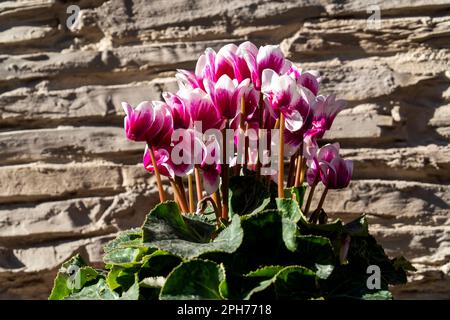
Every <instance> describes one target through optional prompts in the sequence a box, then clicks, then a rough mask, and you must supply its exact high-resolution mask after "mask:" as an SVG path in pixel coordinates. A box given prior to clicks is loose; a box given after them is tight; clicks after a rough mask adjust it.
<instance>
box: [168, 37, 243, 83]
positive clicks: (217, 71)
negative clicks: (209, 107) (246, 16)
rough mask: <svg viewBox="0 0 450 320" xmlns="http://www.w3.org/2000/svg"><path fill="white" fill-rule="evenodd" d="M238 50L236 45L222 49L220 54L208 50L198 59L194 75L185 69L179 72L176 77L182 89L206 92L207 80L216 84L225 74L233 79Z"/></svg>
mask: <svg viewBox="0 0 450 320" xmlns="http://www.w3.org/2000/svg"><path fill="white" fill-rule="evenodd" d="M236 50H237V47H236V45H234V44H228V45H226V46H224V47H222V48H221V49H220V50H219V52H218V53H216V52H215V51H214V50H213V49H211V48H207V49H206V50H205V53H204V54H202V55H201V56H200V57H199V58H198V60H197V64H196V66H195V72H194V73H193V72H190V71H187V70H183V69H180V70H178V73H177V74H176V75H175V76H176V78H177V79H178V83H179V85H180V87H182V88H189V89H195V88H200V89H203V90H204V89H205V87H204V81H205V79H207V80H209V81H212V82H216V81H218V79H219V78H220V77H221V76H222V75H224V74H226V75H228V76H229V77H230V78H232V79H233V78H234V66H233V62H232V56H233V55H234V54H235V52H236Z"/></svg>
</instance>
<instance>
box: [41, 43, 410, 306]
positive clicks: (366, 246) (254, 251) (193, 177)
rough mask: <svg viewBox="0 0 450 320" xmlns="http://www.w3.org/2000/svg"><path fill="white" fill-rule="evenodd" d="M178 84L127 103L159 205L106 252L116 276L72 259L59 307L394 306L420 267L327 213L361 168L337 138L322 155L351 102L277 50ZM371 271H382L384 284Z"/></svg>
mask: <svg viewBox="0 0 450 320" xmlns="http://www.w3.org/2000/svg"><path fill="white" fill-rule="evenodd" d="M176 78H177V80H178V85H179V90H178V92H176V93H171V92H164V93H163V94H162V97H163V100H164V101H144V102H141V103H140V104H139V105H137V106H136V107H133V106H131V105H130V104H129V103H126V102H124V103H123V104H122V106H123V108H124V110H125V113H126V116H125V119H124V127H125V133H126V136H127V138H128V139H130V140H133V141H145V142H146V147H145V150H144V156H143V164H144V167H145V169H146V170H148V171H149V172H151V173H153V174H154V175H155V176H156V183H157V186H158V192H159V197H160V204H158V205H157V206H156V207H155V208H154V209H153V210H152V211H151V212H150V214H149V215H148V216H147V219H146V221H145V222H144V224H143V226H142V227H141V228H138V229H132V230H129V231H125V232H122V233H121V234H119V236H118V237H117V238H116V239H115V240H112V241H111V242H109V243H108V244H107V245H106V246H105V248H104V249H105V257H104V262H105V264H106V270H96V269H93V268H91V267H88V266H86V265H85V264H84V262H83V261H82V259H81V258H80V257H79V256H76V257H74V258H72V259H71V260H70V261H68V262H66V263H65V264H64V265H63V267H62V268H61V270H60V272H59V273H58V276H57V278H56V280H55V287H54V289H53V291H52V293H51V295H50V298H51V299H66V298H69V299H82V298H87V299H94V298H101V299H120V298H122V299H157V298H159V299H226V298H231V299H258V298H279V299H288V298H289V299H322V298H342V297H347V298H391V297H392V296H391V295H390V293H389V291H388V285H389V284H396V283H404V282H406V270H412V266H411V265H410V264H409V263H408V262H407V261H406V260H405V259H404V258H403V257H400V258H396V259H392V260H391V259H389V258H388V257H387V256H386V255H385V253H384V250H383V249H382V248H381V247H380V246H379V245H378V244H377V243H376V241H375V239H374V238H373V237H372V236H370V234H369V231H368V225H367V221H366V219H365V217H364V215H362V216H361V217H360V218H358V219H356V220H354V221H352V222H350V223H347V224H343V223H342V222H341V221H340V220H339V219H338V220H336V221H334V222H333V223H327V219H328V217H327V214H326V213H325V211H324V210H323V208H322V207H323V204H324V201H325V197H326V195H327V193H328V190H329V189H341V188H346V187H347V186H348V185H349V183H350V180H351V177H352V173H353V163H352V162H351V161H350V160H345V159H343V158H342V157H341V156H340V155H339V144H338V143H333V144H326V145H323V146H321V147H320V146H319V143H320V139H321V138H322V137H323V136H324V134H325V132H326V131H327V130H329V129H330V128H331V126H332V124H333V121H334V119H335V117H336V116H337V114H338V113H339V112H340V111H341V110H342V109H343V108H344V101H342V100H336V98H335V96H334V95H330V96H323V95H320V94H319V91H320V81H321V78H320V77H319V75H318V73H317V72H316V71H303V70H301V69H300V68H298V67H297V66H296V65H295V64H293V63H292V62H291V61H289V60H288V59H286V58H285V57H284V55H283V53H282V51H281V50H280V48H279V47H278V46H272V45H267V46H262V47H260V48H259V49H258V48H257V47H256V46H255V45H254V44H252V43H251V42H244V43H242V44H240V45H239V46H236V45H234V44H229V45H226V46H224V47H223V48H221V49H220V50H219V51H218V52H217V53H216V52H215V51H214V50H212V49H210V48H208V49H206V51H205V53H204V54H203V55H201V56H200V58H199V59H198V61H197V64H196V68H195V71H194V72H191V71H187V70H178V72H177V74H176ZM267 145H269V146H270V147H269V148H267V147H266V146H267ZM286 159H288V160H289V161H288V165H289V169H288V171H287V174H285V172H284V169H285V160H286ZM161 176H164V177H165V178H166V179H167V180H168V181H169V182H170V185H171V189H172V191H173V195H174V201H171V200H167V199H168V196H167V193H166V191H167V190H166V189H165V188H164V186H163V179H162V178H161ZM184 177H187V189H186V188H185V184H184V181H183V180H184V179H183V178H184ZM305 182H306V184H307V185H309V186H310V188H309V193H308V197H307V200H306V202H305V203H304V201H303V198H304V195H305V193H306V190H307V187H306V184H305ZM319 183H322V184H323V185H324V191H323V193H322V195H321V197H320V200H319V201H318V203H317V205H316V207H315V209H314V210H312V211H311V210H310V209H311V206H312V202H313V194H314V191H315V189H316V186H317V185H318V184H319ZM194 184H195V187H194ZM194 189H195V190H194ZM186 191H187V194H186ZM195 195H196V197H195ZM372 265H376V266H378V267H379V268H380V269H381V272H382V273H383V276H382V280H380V285H379V286H378V287H377V288H375V289H374V288H373V287H371V286H368V282H367V281H368V280H367V278H368V275H367V273H366V271H367V268H368V266H372ZM70 268H72V270H75V271H74V272H72V273H70V272H68V270H69V269H70Z"/></svg>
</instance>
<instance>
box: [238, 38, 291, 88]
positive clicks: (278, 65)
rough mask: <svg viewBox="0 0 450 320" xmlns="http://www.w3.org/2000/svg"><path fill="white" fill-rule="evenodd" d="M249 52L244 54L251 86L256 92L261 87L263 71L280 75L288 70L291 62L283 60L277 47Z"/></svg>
mask: <svg viewBox="0 0 450 320" xmlns="http://www.w3.org/2000/svg"><path fill="white" fill-rule="evenodd" d="M255 53H256V52H254V51H253V50H249V51H247V52H246V53H245V54H244V57H245V60H246V61H247V65H248V68H249V70H250V75H251V79H252V82H253V85H254V86H255V88H256V89H257V90H260V89H261V86H262V82H263V80H262V74H263V72H264V70H266V69H270V70H273V71H274V72H275V73H276V74H282V73H285V72H287V71H288V70H289V68H290V66H291V62H290V61H289V60H287V59H285V57H284V55H283V52H282V51H281V49H280V47H279V46H272V45H269V46H262V47H260V48H259V50H258V53H256V55H255Z"/></svg>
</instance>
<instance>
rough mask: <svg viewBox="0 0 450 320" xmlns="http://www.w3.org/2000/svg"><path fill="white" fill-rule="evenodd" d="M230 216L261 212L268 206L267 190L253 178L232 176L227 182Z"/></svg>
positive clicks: (268, 196)
mask: <svg viewBox="0 0 450 320" xmlns="http://www.w3.org/2000/svg"><path fill="white" fill-rule="evenodd" d="M229 188H230V191H229V209H230V216H233V215H234V214H238V215H246V214H250V213H257V212H260V211H263V210H264V209H266V208H267V207H268V205H269V204H270V194H269V192H268V191H267V188H266V187H265V186H264V185H263V184H262V183H261V182H260V181H259V180H257V179H256V178H255V177H254V176H234V177H231V178H230V182H229Z"/></svg>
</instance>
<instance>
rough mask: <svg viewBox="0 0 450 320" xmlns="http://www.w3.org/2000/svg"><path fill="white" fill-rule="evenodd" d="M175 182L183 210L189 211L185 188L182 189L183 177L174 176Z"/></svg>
mask: <svg viewBox="0 0 450 320" xmlns="http://www.w3.org/2000/svg"><path fill="white" fill-rule="evenodd" d="M175 183H176V184H177V186H178V190H179V191H180V200H181V202H182V203H183V206H184V208H185V209H186V211H185V212H189V206H188V202H187V199H186V190H185V189H184V184H183V179H182V178H181V177H179V176H175Z"/></svg>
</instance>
